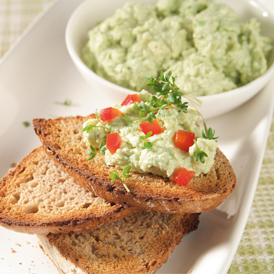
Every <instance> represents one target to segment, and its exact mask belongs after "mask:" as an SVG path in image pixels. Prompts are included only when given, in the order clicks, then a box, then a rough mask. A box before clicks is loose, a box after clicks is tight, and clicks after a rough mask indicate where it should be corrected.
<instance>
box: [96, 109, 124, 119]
mask: <svg viewBox="0 0 274 274" xmlns="http://www.w3.org/2000/svg"><path fill="white" fill-rule="evenodd" d="M121 114H122V112H121V111H120V110H119V109H117V108H112V107H109V108H103V109H101V110H100V112H99V116H100V119H101V121H102V122H111V121H112V120H113V119H114V118H115V117H117V116H120V115H121Z"/></svg>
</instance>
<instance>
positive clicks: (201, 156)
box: [194, 141, 208, 163]
mask: <svg viewBox="0 0 274 274" xmlns="http://www.w3.org/2000/svg"><path fill="white" fill-rule="evenodd" d="M194 142H195V145H196V148H197V150H196V152H195V153H194V156H195V160H196V161H197V162H198V161H201V163H204V162H205V157H208V155H207V154H206V153H205V152H204V151H202V150H200V148H199V146H198V144H197V142H196V141H194Z"/></svg>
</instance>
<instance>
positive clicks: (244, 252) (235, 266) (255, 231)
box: [0, 0, 274, 274]
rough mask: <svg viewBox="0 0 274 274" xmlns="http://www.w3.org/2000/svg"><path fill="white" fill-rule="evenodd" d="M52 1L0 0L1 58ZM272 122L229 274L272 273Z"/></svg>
mask: <svg viewBox="0 0 274 274" xmlns="http://www.w3.org/2000/svg"><path fill="white" fill-rule="evenodd" d="M52 1H53V0H0V58H1V57H2V56H4V54H5V53H6V52H7V50H8V49H9V48H10V46H11V45H13V44H14V43H15V42H16V40H17V39H18V37H19V36H20V35H21V34H22V33H23V31H24V30H25V29H26V28H27V26H28V25H29V24H30V23H31V22H32V21H33V20H34V19H35V18H36V16H37V15H38V14H39V13H40V12H41V11H42V10H43V9H45V8H46V7H47V5H49V4H50V3H51V2H52ZM273 182H274V122H273V121H272V126H271V130H270V133H269V138H268V143H267V148H266V152H265V155H264V160H263V165H262V170H261V173H260V178H259V183H258V187H257V191H256V195H255V198H254V202H253V205H252V208H251V211H250V215H249V218H248V222H247V225H246V228H245V231H244V234H243V237H242V240H241V242H240V245H239V247H238V250H237V253H236V255H235V257H234V259H233V262H232V265H231V267H230V269H229V271H228V273H229V274H232V273H233V274H234V273H246V274H247V273H252V274H255V273H256V274H257V273H274V217H273V212H274V198H273V194H274V183H273ZM205 274H206V273H205Z"/></svg>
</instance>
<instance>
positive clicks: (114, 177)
mask: <svg viewBox="0 0 274 274" xmlns="http://www.w3.org/2000/svg"><path fill="white" fill-rule="evenodd" d="M130 169H131V166H126V167H125V168H124V169H123V171H122V177H123V178H130V177H132V175H129V174H127V173H128V172H129V171H130ZM109 178H110V179H112V180H111V181H110V182H111V183H113V182H114V181H116V180H119V181H120V182H121V183H122V184H123V185H124V187H125V189H126V191H127V192H130V190H129V189H128V187H127V185H126V183H125V181H124V180H123V179H121V178H120V176H119V174H118V171H117V169H115V171H114V172H112V173H110V174H109Z"/></svg>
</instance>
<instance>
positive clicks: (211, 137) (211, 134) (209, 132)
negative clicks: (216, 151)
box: [202, 127, 219, 140]
mask: <svg viewBox="0 0 274 274" xmlns="http://www.w3.org/2000/svg"><path fill="white" fill-rule="evenodd" d="M214 135H215V130H213V129H212V128H211V127H210V128H209V129H208V130H207V132H206V134H205V132H204V131H202V136H203V138H205V139H208V140H216V139H218V138H219V137H214Z"/></svg>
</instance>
